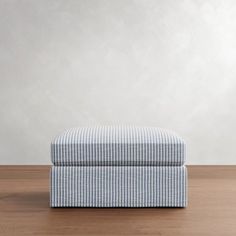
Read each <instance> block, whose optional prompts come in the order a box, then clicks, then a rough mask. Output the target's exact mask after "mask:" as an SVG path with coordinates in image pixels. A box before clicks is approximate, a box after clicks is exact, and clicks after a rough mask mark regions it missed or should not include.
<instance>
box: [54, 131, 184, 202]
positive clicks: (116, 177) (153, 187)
mask: <svg viewBox="0 0 236 236" xmlns="http://www.w3.org/2000/svg"><path fill="white" fill-rule="evenodd" d="M185 155H186V154H185V143H184V141H183V139H182V138H180V137H179V136H178V135H176V134H175V133H173V132H170V131H166V130H162V129H159V128H150V127H149V128H143V127H133V126H131V127H124V126H114V127H113V126H111V127H108V126H107V127H81V128H75V129H71V130H68V131H66V132H64V133H63V134H61V135H59V136H58V137H56V138H55V140H54V141H53V142H52V144H51V156H52V162H53V166H52V169H51V200H50V204H51V207H186V206H187V169H186V167H185V166H184V163H185Z"/></svg>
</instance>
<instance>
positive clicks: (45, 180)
mask: <svg viewBox="0 0 236 236" xmlns="http://www.w3.org/2000/svg"><path fill="white" fill-rule="evenodd" d="M49 168H50V167H49V166H0V235H11V236H14V235H167V236H169V235H171V236H173V235H174V236H177V235H181V236H184V235H188V236H191V235H208V236H210V235H214V236H215V235H224V236H227V235H230V236H234V235H236V166H189V167H188V170H189V205H188V207H187V208H105V209H104V208H101V209H98V208H55V209H51V208H50V207H49Z"/></svg>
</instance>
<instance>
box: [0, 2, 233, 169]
mask: <svg viewBox="0 0 236 236" xmlns="http://www.w3.org/2000/svg"><path fill="white" fill-rule="evenodd" d="M0 16H1V20H0V109H1V113H0V164H50V156H49V145H50V141H51V139H52V138H53V137H54V136H55V135H56V134H58V133H60V132H61V131H63V130H64V129H66V128H70V127H75V126H83V125H94V124H116V123H121V124H136V125H145V126H159V127H162V128H168V129H172V130H175V131H176V132H178V133H179V134H180V135H181V136H183V137H184V138H185V139H186V141H187V144H188V164H236V147H235V146H236V145H235V142H236V136H235V133H236V132H235V131H236V130H235V129H236V1H234V0H179V1H176V0H165V1H164V0H162V1H161V0H159V1H157V0H137V1H131V0H123V1H121V0H94V1H91V0H69V1H68V0H64V1H63V0H40V1H38V0H0Z"/></svg>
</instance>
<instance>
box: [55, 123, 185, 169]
mask: <svg viewBox="0 0 236 236" xmlns="http://www.w3.org/2000/svg"><path fill="white" fill-rule="evenodd" d="M51 157H52V163H53V164H54V165H57V166H181V165H183V164H184V162H185V142H184V140H183V139H182V138H180V137H179V136H178V135H176V134H175V133H173V132H171V131H166V130H163V129H159V128H152V127H134V126H128V127H126V126H125V127H124V126H99V127H81V128H74V129H70V130H67V131H66V132H64V133H63V134H61V135H59V136H58V137H56V138H55V139H54V141H53V142H52V143H51Z"/></svg>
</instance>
